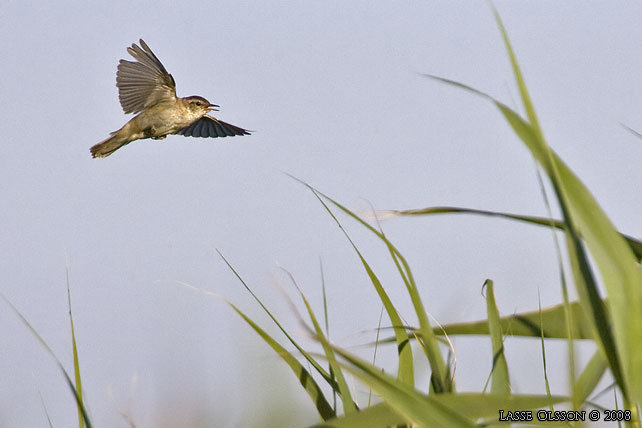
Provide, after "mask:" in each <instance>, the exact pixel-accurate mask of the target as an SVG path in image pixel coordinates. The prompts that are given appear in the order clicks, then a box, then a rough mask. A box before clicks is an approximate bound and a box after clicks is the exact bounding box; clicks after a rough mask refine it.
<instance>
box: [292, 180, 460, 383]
mask: <svg viewBox="0 0 642 428" xmlns="http://www.w3.org/2000/svg"><path fill="white" fill-rule="evenodd" d="M290 177H292V178H293V179H295V180H297V181H298V182H300V183H301V184H303V185H305V186H306V187H307V188H309V189H310V190H311V191H312V192H313V193H314V195H315V196H316V197H317V198H318V200H319V202H321V204H322V205H323V206H324V208H325V209H326V210H327V211H328V213H329V214H330V215H331V216H332V218H333V219H334V220H335V221H336V222H337V224H339V222H338V220H337V218H336V216H335V215H334V214H333V213H332V211H331V210H330V209H329V207H328V206H327V205H326V204H325V202H324V201H323V199H325V200H327V201H329V202H330V203H332V204H333V205H334V206H336V207H337V208H339V209H340V210H341V211H343V212H344V213H346V214H348V215H349V216H350V217H352V218H353V219H355V220H357V221H358V222H359V223H360V224H361V225H362V226H364V227H365V228H366V229H368V230H369V231H371V232H372V233H374V234H375V235H376V236H377V237H378V238H379V239H381V240H382V241H383V242H384V243H385V244H386V246H387V248H388V250H389V251H391V252H392V253H394V256H395V257H394V258H395V264H396V265H397V267H398V270H399V273H400V275H401V277H402V279H403V280H404V283H405V284H406V287H407V290H408V294H409V295H410V300H411V302H412V304H413V307H414V309H415V313H416V315H417V318H418V320H419V328H420V331H421V332H422V335H421V346H423V348H424V350H425V353H426V355H427V356H428V360H429V363H430V368H431V370H432V373H431V386H432V388H433V389H434V391H435V392H437V393H442V392H447V391H451V390H453V388H454V385H453V383H452V382H451V378H450V373H449V370H448V367H447V366H446V362H445V361H444V357H443V355H442V354H441V351H440V349H439V344H438V341H437V339H436V337H435V335H434V333H433V331H432V329H431V327H430V322H429V321H428V315H427V313H426V310H425V308H424V306H423V303H422V301H421V296H420V295H419V291H418V289H417V286H416V283H415V281H414V277H413V275H412V271H411V270H410V266H409V265H408V262H407V261H406V259H405V258H404V257H403V255H402V254H401V253H400V252H399V250H397V248H396V247H395V246H394V245H393V244H392V243H391V242H390V241H389V240H388V238H386V236H385V235H384V234H382V233H381V232H379V231H378V230H376V229H375V228H373V227H372V226H371V225H369V224H368V223H366V222H365V221H364V220H363V219H361V218H360V217H359V216H357V215H356V214H355V213H353V212H352V211H350V210H349V209H347V208H346V207H344V206H343V205H341V204H340V203H338V202H337V201H335V200H334V199H332V198H330V197H329V196H327V195H325V194H323V193H321V192H319V191H318V190H316V189H315V188H313V187H312V186H310V185H309V184H307V183H306V182H304V181H302V180H299V179H298V178H296V177H293V176H290ZM339 225H340V224H339ZM342 230H343V228H342ZM344 233H345V231H344ZM364 266H365V264H364ZM367 271H368V274H369V275H370V272H372V271H371V270H370V269H369V267H368V268H367ZM371 278H372V277H371ZM377 281H378V280H377ZM384 304H385V302H384ZM394 325H395V324H394V323H393V326H394ZM396 330H399V328H395V331H396ZM404 346H405V345H404Z"/></svg>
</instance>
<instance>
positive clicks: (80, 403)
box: [0, 295, 92, 428]
mask: <svg viewBox="0 0 642 428" xmlns="http://www.w3.org/2000/svg"><path fill="white" fill-rule="evenodd" d="M0 296H1V297H2V299H3V300H4V301H5V302H6V303H7V304H8V305H9V306H10V307H11V309H12V310H13V312H14V313H15V314H16V315H18V318H20V320H21V321H22V322H23V324H24V325H26V326H27V328H28V329H29V331H30V332H31V334H33V335H34V336H35V338H36V339H38V342H40V344H41V345H42V346H43V347H44V348H45V350H46V351H47V352H48V353H49V355H51V357H53V359H54V361H56V364H57V365H58V368H60V371H61V372H62V374H63V376H64V377H65V380H66V381H67V385H68V386H69V389H71V392H72V394H73V395H74V399H75V401H76V406H78V409H80V414H81V417H82V421H83V423H84V424H85V425H86V427H87V428H91V427H92V424H91V421H90V420H89V416H88V415H87V411H86V409H85V406H84V405H83V401H82V400H81V399H80V398H79V395H78V391H77V390H76V387H75V386H74V383H73V382H72V380H71V377H69V374H68V373H67V370H65V368H64V367H63V365H62V363H61V362H60V360H59V359H58V358H57V357H56V354H54V352H53V350H52V349H51V348H50V347H49V345H48V344H47V342H45V340H44V339H43V338H42V337H41V336H40V334H38V332H37V331H36V329H35V328H33V326H32V325H31V324H30V323H29V321H27V319H26V318H25V317H24V316H23V315H22V314H21V313H20V311H18V309H16V307H15V306H13V304H12V303H11V302H10V301H9V300H7V298H6V297H4V295H0Z"/></svg>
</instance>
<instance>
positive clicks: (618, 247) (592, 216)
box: [438, 78, 642, 402]
mask: <svg viewBox="0 0 642 428" xmlns="http://www.w3.org/2000/svg"><path fill="white" fill-rule="evenodd" d="M438 80H441V81H444V82H448V80H447V79H441V78H438ZM457 86H459V87H466V86H465V85H462V84H457ZM471 90H472V89H471ZM472 91H473V92H475V93H478V94H480V92H479V91H477V90H472ZM484 96H485V97H487V98H489V99H491V100H492V101H493V102H494V103H495V105H496V106H497V107H498V108H499V109H500V111H501V112H502V113H503V114H504V117H505V118H506V120H507V121H508V122H509V124H510V125H511V126H512V127H513V130H514V131H515V133H516V134H517V135H518V136H519V137H520V139H522V141H523V142H524V143H525V144H526V145H527V147H528V148H529V149H530V150H531V153H532V154H533V156H534V157H535V159H536V160H537V161H538V162H540V164H541V165H542V166H543V167H544V169H545V171H546V172H547V173H548V175H549V177H550V178H551V180H555V178H554V177H556V176H559V177H560V178H559V180H557V185H558V186H562V187H563V188H564V189H565V190H563V191H558V200H559V201H560V204H561V206H562V209H563V211H566V212H567V216H566V217H565V220H567V219H569V218H570V216H569V215H568V213H572V216H573V218H574V219H576V223H577V230H578V231H579V234H580V235H581V236H582V237H583V238H584V240H585V242H586V244H587V246H588V248H589V250H590V251H591V254H592V255H593V258H594V259H595V261H596V264H597V266H598V268H599V269H600V272H601V274H602V279H603V282H604V284H605V285H606V289H607V293H608V295H609V299H608V303H609V306H610V307H611V308H610V309H611V314H613V315H612V317H611V321H612V322H610V323H608V324H607V325H606V326H604V324H603V323H600V321H599V320H602V319H604V316H603V314H602V313H600V307H599V305H596V304H595V302H594V301H592V302H586V301H585V302H584V303H583V306H584V307H585V310H586V311H587V313H591V314H592V316H591V317H589V321H590V323H591V325H592V326H593V328H594V329H595V331H596V337H599V342H600V346H601V347H602V348H603V349H604V350H605V351H604V352H605V353H606V355H609V354H610V355H611V356H619V359H618V358H617V357H616V358H615V364H612V365H611V371H612V372H613V374H614V376H615V377H616V380H617V381H618V384H619V385H622V386H623V387H624V390H628V391H634V392H633V394H634V395H635V397H636V398H635V399H634V401H636V402H639V400H640V397H641V396H642V323H640V322H639V320H640V319H642V297H641V295H640V294H641V293H640V286H641V285H642V275H641V273H640V271H639V270H638V269H637V267H636V266H637V264H636V259H635V257H634V255H633V253H632V251H631V250H630V247H629V246H628V245H627V244H626V242H625V241H624V239H623V238H622V237H621V236H620V235H619V234H618V233H617V231H616V230H615V228H614V227H613V225H612V224H611V223H610V221H609V220H608V218H607V217H606V215H605V214H604V213H603V212H602V210H601V209H600V207H599V205H598V204H597V202H596V201H595V199H594V198H593V196H592V195H591V194H590V192H589V191H588V189H586V187H585V186H584V185H583V184H582V183H581V181H580V180H579V179H578V178H577V177H576V176H575V175H574V174H573V172H572V171H571V170H570V169H569V168H568V167H567V166H566V164H564V162H563V161H562V160H561V159H559V158H558V157H557V155H556V154H555V153H554V152H553V151H552V150H550V149H548V146H546V145H545V143H542V142H541V141H539V140H538V138H537V135H536V133H535V131H534V130H533V128H532V127H531V126H530V125H529V124H528V123H527V122H525V121H524V120H523V119H522V118H521V117H519V115H518V114H517V113H515V112H514V111H512V110H511V109H510V108H508V107H507V106H505V105H504V104H502V103H501V102H499V101H497V100H494V99H492V98H490V97H489V96H488V95H485V94H484ZM549 157H550V158H552V159H553V161H552V165H553V166H554V168H553V167H551V162H549ZM553 184H554V187H555V185H556V182H555V181H553ZM562 193H563V196H560V195H562ZM565 198H566V199H568V200H569V202H568V203H566V202H565V201H566V199H565ZM565 207H568V209H565ZM566 229H567V230H571V231H572V230H574V227H573V225H572V224H571V225H570V227H569V223H568V222H567V225H566ZM582 251H583V249H582V246H581V243H579V237H578V236H577V234H575V235H574V237H573V247H572V252H574V253H576V254H577V256H576V258H577V259H578V261H579V263H581V265H580V266H581V267H582V270H581V272H580V273H581V275H583V276H584V282H585V286H586V287H591V288H592V290H591V292H590V293H591V295H596V294H597V290H596V285H595V282H594V280H593V279H592V276H591V275H590V270H589V269H588V261H587V260H586V256H585V255H583V254H582ZM579 294H581V293H579ZM608 325H612V326H613V334H612V336H614V337H615V339H614V340H611V339H610V338H609V334H608ZM605 331H606V332H607V333H606V334H604V332H605ZM613 342H615V343H618V350H615V349H614V348H613V347H612V346H611V345H610V344H611V343H613ZM618 351H619V353H618ZM611 360H613V359H612V358H611ZM620 364H621V365H622V366H623V367H624V369H622V368H620V367H619V366H620ZM628 385H636V387H630V386H628Z"/></svg>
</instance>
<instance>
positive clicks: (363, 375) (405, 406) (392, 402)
mask: <svg viewBox="0 0 642 428" xmlns="http://www.w3.org/2000/svg"><path fill="white" fill-rule="evenodd" d="M335 352H337V353H338V354H340V355H341V356H342V357H343V358H344V359H346V360H347V361H348V362H349V364H345V365H344V367H345V368H346V370H348V371H350V372H352V374H353V375H355V376H356V377H358V378H359V379H361V381H362V382H364V383H365V384H366V385H368V386H370V387H371V388H372V389H373V390H374V391H375V392H376V393H377V394H378V395H379V396H380V397H381V398H382V399H383V400H384V401H385V402H386V403H387V404H388V405H389V406H390V407H391V408H392V409H394V411H395V412H396V413H398V414H399V415H401V416H402V417H403V418H404V420H405V421H406V422H407V423H412V424H415V425H417V426H420V427H436V428H440V427H444V428H450V427H462V428H465V427H476V426H477V424H475V423H474V422H473V421H472V420H470V419H468V418H466V417H464V416H462V414H461V413H459V412H456V411H454V410H452V409H450V408H448V407H447V406H445V405H443V404H442V403H441V402H440V401H439V400H437V399H435V398H434V397H439V396H442V395H444V394H435V395H431V396H427V395H423V394H421V393H419V392H417V391H416V390H414V388H411V387H409V386H408V385H406V384H405V383H403V382H400V381H399V380H397V379H395V378H394V377H392V376H389V375H387V374H385V373H382V372H381V370H380V369H379V368H377V367H375V366H372V365H371V364H370V363H368V362H366V361H363V360H361V359H360V358H357V357H355V356H353V355H351V354H349V353H347V352H345V351H343V350H341V349H338V348H336V347H335Z"/></svg>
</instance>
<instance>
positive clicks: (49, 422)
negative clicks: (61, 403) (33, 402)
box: [38, 393, 53, 428]
mask: <svg viewBox="0 0 642 428" xmlns="http://www.w3.org/2000/svg"><path fill="white" fill-rule="evenodd" d="M38 395H40V403H41V404H42V408H43V409H44V411H45V416H46V417H47V423H48V425H49V428H53V424H52V423H51V418H50V417H49V412H48V411H47V406H46V405H45V400H44V399H43V398H42V394H40V393H38Z"/></svg>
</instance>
